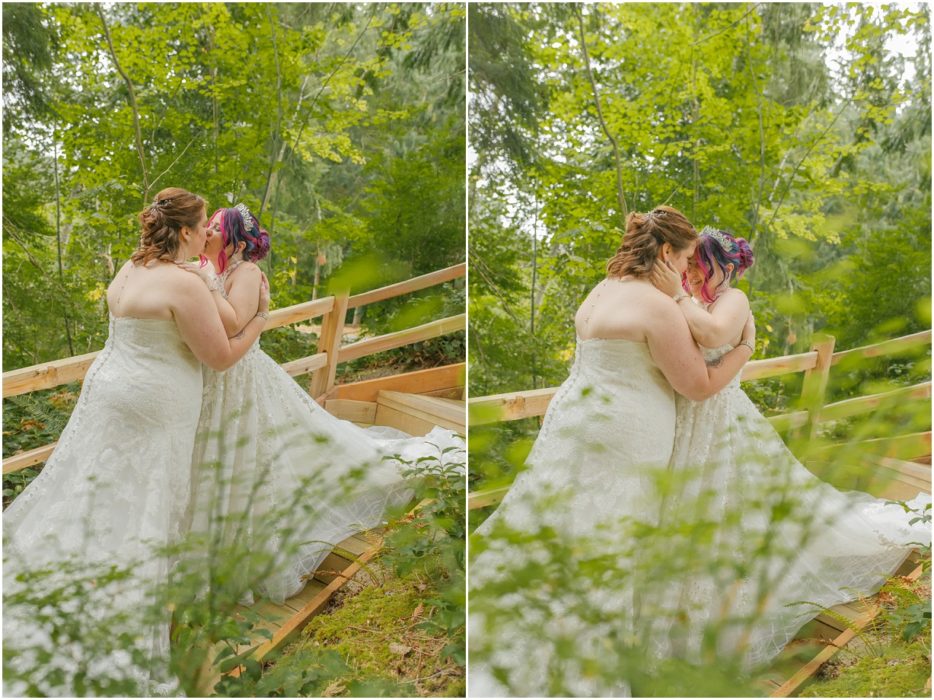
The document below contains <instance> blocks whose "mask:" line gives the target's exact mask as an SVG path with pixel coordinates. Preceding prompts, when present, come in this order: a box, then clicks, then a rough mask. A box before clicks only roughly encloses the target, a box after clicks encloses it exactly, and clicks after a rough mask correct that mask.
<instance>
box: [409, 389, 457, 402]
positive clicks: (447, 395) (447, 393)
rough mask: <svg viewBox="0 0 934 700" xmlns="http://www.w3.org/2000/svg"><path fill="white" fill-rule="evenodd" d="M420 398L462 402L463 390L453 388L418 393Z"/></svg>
mask: <svg viewBox="0 0 934 700" xmlns="http://www.w3.org/2000/svg"><path fill="white" fill-rule="evenodd" d="M419 393H420V394H421V395H422V396H437V397H438V398H443V399H451V400H453V401H463V400H464V388H463V387H454V388H453V389H435V390H434V391H423V392H419Z"/></svg>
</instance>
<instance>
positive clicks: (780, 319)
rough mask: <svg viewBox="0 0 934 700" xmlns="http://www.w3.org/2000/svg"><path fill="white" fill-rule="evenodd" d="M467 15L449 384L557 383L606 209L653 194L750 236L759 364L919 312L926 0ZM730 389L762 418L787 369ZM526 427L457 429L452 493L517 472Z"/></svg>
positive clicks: (849, 343)
mask: <svg viewBox="0 0 934 700" xmlns="http://www.w3.org/2000/svg"><path fill="white" fill-rule="evenodd" d="M468 26H469V40H470V44H469V45H470V52H469V53H470V57H469V73H468V75H469V78H468V81H469V91H470V93H469V94H470V98H469V99H470V119H469V133H470V137H469V142H470V146H469V148H470V153H469V161H470V176H469V181H468V188H469V212H468V216H469V221H470V247H469V266H470V299H469V318H470V336H469V337H470V348H469V355H470V369H469V384H470V392H471V396H474V397H477V396H482V395H487V394H495V393H500V392H508V391H519V390H525V389H532V388H538V387H546V386H556V385H557V384H559V383H560V382H561V381H562V380H563V379H564V378H565V377H566V373H567V368H568V366H569V363H570V360H571V358H572V357H573V352H574V330H573V323H572V319H573V315H574V311H575V310H576V308H577V306H578V305H579V303H580V302H581V300H582V299H583V298H584V297H585V296H586V294H587V292H588V291H589V290H590V289H591V288H592V287H593V285H594V284H596V283H597V282H598V281H599V280H600V279H602V278H603V276H604V274H605V263H606V261H607V260H608V259H609V258H610V257H611V256H612V254H613V253H614V252H615V250H616V248H617V246H618V245H619V241H620V238H621V235H622V231H623V230H624V220H625V217H626V214H627V213H628V212H630V211H647V210H650V209H651V208H653V207H654V206H656V205H658V204H662V203H665V204H669V205H672V206H674V207H676V208H678V209H680V210H681V211H683V212H684V213H685V214H686V215H687V217H688V218H689V219H690V220H691V221H692V222H694V223H695V225H696V226H697V227H698V228H700V227H702V226H704V225H712V226H715V227H718V228H723V229H727V230H730V231H732V232H733V233H735V234H736V235H738V236H743V237H745V238H746V239H747V240H749V242H750V244H751V245H752V248H753V249H754V251H755V254H756V264H755V266H754V267H753V268H752V269H751V270H749V271H748V272H747V274H746V275H745V277H744V278H743V279H742V280H741V281H740V282H739V287H740V288H741V289H743V290H744V291H745V292H746V293H747V295H748V296H749V299H750V302H751V304H752V309H753V312H754V314H755V316H756V320H757V331H758V341H757V352H756V357H757V358H761V357H773V356H779V355H787V354H791V353H796V352H804V351H807V350H808V349H809V348H810V345H811V343H812V341H813V339H814V338H815V336H816V334H818V333H828V334H831V335H833V336H835V338H836V347H837V349H846V348H851V347H855V346H857V345H861V344H866V343H867V342H871V341H873V340H874V339H880V338H887V337H894V336H898V335H903V334H907V333H911V332H914V331H918V330H923V329H925V328H929V327H930V284H931V280H930V267H931V134H930V129H931V98H930V95H931V92H930V90H931V78H930V75H931V73H930V72H931V53H930V17H929V9H928V7H927V6H924V5H920V4H919V5H911V6H907V5H899V6H895V5H885V6H875V7H870V6H868V5H855V4H854V5H847V6H843V5H817V4H777V3H760V4H716V3H698V4H693V3H692V4H661V3H659V4H609V3H599V4H595V5H587V6H582V5H574V4H563V3H562V4H529V5H519V4H495V5H494V4H471V5H470V6H469V22H468ZM929 368H930V363H929V359H926V358H923V357H922V358H912V359H911V361H901V362H893V363H888V364H884V366H883V365H880V366H877V367H875V368H872V370H871V371H870V372H869V375H872V376H873V378H874V379H879V380H882V381H886V382H893V383H901V382H904V383H912V382H917V381H923V380H924V379H928V378H929V376H928V374H929ZM866 370H867V368H865V367H863V368H860V373H858V376H857V374H853V375H852V376H849V377H847V376H846V375H845V373H841V372H839V371H838V372H837V376H836V377H835V379H834V381H833V383H832V386H831V388H830V392H829V394H828V400H833V398H831V397H834V398H836V397H842V396H846V395H851V394H852V393H854V392H859V391H860V386H862V385H863V382H864V381H865V380H866V378H867V376H868V375H867V372H866ZM745 388H746V389H747V391H748V392H749V393H750V395H751V396H752V397H753V399H754V400H755V401H756V402H757V403H758V404H759V406H760V407H761V408H763V409H765V410H766V411H774V410H781V409H783V408H786V407H787V404H788V403H789V401H790V400H791V399H793V398H794V397H796V396H797V394H798V393H799V391H800V375H797V376H791V377H789V378H787V379H781V378H776V379H774V380H766V381H762V382H757V383H755V384H754V385H747V386H746V387H745ZM525 423H526V422H518V423H511V424H503V425H502V426H501V428H500V430H499V432H497V433H496V434H493V433H489V432H486V431H479V430H478V431H473V432H472V433H471V473H472V477H473V479H474V484H473V486H478V485H479V482H485V483H486V485H495V484H494V482H495V481H498V480H502V479H507V478H511V477H509V476H508V473H509V472H511V471H513V470H515V469H518V468H520V467H521V464H522V462H523V461H524V457H525V454H526V453H527V451H528V448H529V446H530V444H531V439H532V438H533V437H534V434H535V432H536V431H537V421H532V423H535V425H531V424H530V425H525ZM503 430H505V431H506V432H507V433H508V439H506V440H503V435H502V431H503ZM523 436H524V438H523ZM504 472H505V473H504Z"/></svg>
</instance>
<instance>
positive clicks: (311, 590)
mask: <svg viewBox="0 0 934 700" xmlns="http://www.w3.org/2000/svg"><path fill="white" fill-rule="evenodd" d="M323 590H324V584H323V583H321V582H320V581H315V580H314V579H311V580H309V581H307V582H306V583H305V588H303V589H302V591H301V593H296V594H295V595H293V596H292V597H291V598H289V599H288V600H286V601H285V607H287V608H288V609H289V610H291V611H292V613H297V612H299V611H300V610H301V609H302V608H304V607H305V606H306V605H308V603H309V602H310V601H311V600H312V598H314V597H315V596H316V595H318V594H319V593H320V592H321V591H323ZM289 616H290V617H291V614H290V615H289ZM279 626H280V627H281V626H282V625H279Z"/></svg>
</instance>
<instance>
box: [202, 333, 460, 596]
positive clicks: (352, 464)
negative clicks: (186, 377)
mask: <svg viewBox="0 0 934 700" xmlns="http://www.w3.org/2000/svg"><path fill="white" fill-rule="evenodd" d="M204 385H205V392H204V399H203V402H202V407H201V416H200V418H199V421H198V432H197V434H198V437H197V441H196V444H195V449H194V452H193V455H192V459H191V464H192V467H191V468H192V471H193V477H192V482H193V489H194V491H193V495H192V500H191V507H190V508H189V512H188V516H187V520H188V521H189V522H190V523H191V528H192V530H193V531H194V532H195V533H202V534H206V533H211V534H212V536H215V537H217V536H219V537H220V538H221V540H222V541H223V542H224V543H225V545H226V546H230V547H241V546H242V547H245V548H246V549H247V550H248V551H250V552H251V555H250V557H251V558H258V559H259V560H260V561H266V562H269V564H268V570H267V571H264V572H263V573H261V574H257V573H256V572H243V579H242V581H243V586H245V587H246V586H249V582H251V581H255V580H259V581H260V583H259V584H258V585H256V586H255V588H256V592H258V593H260V594H262V595H263V596H265V597H268V598H269V599H271V600H273V601H275V602H277V603H281V602H282V601H284V600H285V599H286V598H288V597H290V596H292V595H294V594H295V593H297V592H299V591H300V590H301V589H302V588H303V587H304V585H305V581H306V577H307V575H308V574H309V573H310V572H312V571H314V570H315V569H317V568H318V566H319V565H320V563H321V561H322V560H323V559H324V557H326V556H327V554H328V552H330V550H331V549H332V548H333V546H334V545H336V544H337V543H338V542H340V541H341V540H343V539H346V538H347V537H349V536H350V535H352V534H354V533H356V532H360V531H362V530H367V529H370V528H373V527H376V526H377V525H379V524H380V523H381V522H382V521H383V518H384V515H385V513H386V511H387V509H388V508H390V507H392V506H395V505H401V504H404V503H405V502H406V501H407V500H408V499H409V498H410V495H411V489H410V487H409V486H408V485H407V484H406V483H405V481H404V479H403V477H402V475H401V473H400V465H399V464H398V463H397V462H395V461H394V460H393V459H391V458H390V455H393V454H397V453H398V454H401V455H402V457H403V458H404V459H408V460H413V461H414V460H415V459H417V458H418V457H421V456H427V455H435V456H437V457H439V459H440V460H441V462H442V463H459V464H462V463H463V440H461V439H460V438H459V437H458V436H456V435H455V434H454V433H452V432H451V431H447V430H442V429H440V428H436V429H435V430H434V431H432V432H431V433H430V434H429V435H427V436H426V437H424V438H411V437H408V436H406V438H405V439H386V438H380V437H377V436H376V435H373V434H371V433H370V432H368V431H366V430H363V429H361V428H359V427H357V426H356V425H354V424H353V423H350V422H348V421H343V420H339V419H337V418H335V417H334V416H332V415H331V414H330V413H328V412H327V411H326V410H324V408H322V407H321V406H320V405H319V404H318V403H317V402H316V401H314V400H313V399H312V398H311V397H310V396H309V395H308V394H307V393H306V392H305V391H304V390H303V389H302V387H300V386H299V385H298V383H296V382H295V381H294V380H293V379H292V377H290V376H289V375H288V374H287V373H286V372H285V371H284V370H283V369H282V368H281V367H280V366H279V365H278V364H276V362H275V361H274V360H273V359H272V358H271V357H269V356H268V355H267V354H266V353H264V352H263V351H262V349H261V348H260V346H259V343H258V342H257V343H255V344H254V345H253V346H252V347H251V348H250V350H249V351H248V352H247V354H246V355H245V356H244V357H243V358H242V359H241V360H240V362H238V363H237V364H236V365H234V366H233V367H232V368H231V369H229V370H227V371H226V372H214V371H213V370H210V369H208V368H205V370H204ZM445 447H454V448H455V450H453V451H451V452H448V453H445V454H443V455H442V450H443V449H444V448H445ZM247 593H248V595H247V597H246V599H247V600H248V599H250V598H251V596H250V595H249V592H247Z"/></svg>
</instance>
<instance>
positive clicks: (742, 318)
mask: <svg viewBox="0 0 934 700" xmlns="http://www.w3.org/2000/svg"><path fill="white" fill-rule="evenodd" d="M678 308H679V309H680V310H681V313H682V314H684V318H685V320H686V321H687V322H688V327H689V328H690V329H691V335H693V336H694V340H696V341H697V342H698V344H700V345H703V346H704V347H708V348H718V347H720V346H721V345H725V344H727V343H730V342H736V337H737V336H738V335H739V334H740V333H741V332H742V330H743V324H745V323H746V319H747V318H748V317H749V300H748V299H747V298H746V295H745V294H744V293H743V292H742V291H740V290H739V289H728V290H726V291H725V292H723V294H722V295H720V297H718V298H717V300H716V302H715V303H714V304H713V305H712V306H711V307H710V309H709V310H705V309H703V308H701V307H700V306H698V305H697V304H695V303H694V302H692V301H691V300H690V299H684V300H682V301H680V302H678Z"/></svg>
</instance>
